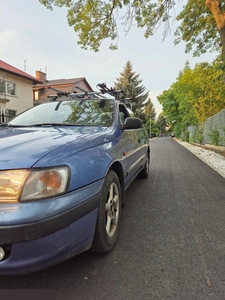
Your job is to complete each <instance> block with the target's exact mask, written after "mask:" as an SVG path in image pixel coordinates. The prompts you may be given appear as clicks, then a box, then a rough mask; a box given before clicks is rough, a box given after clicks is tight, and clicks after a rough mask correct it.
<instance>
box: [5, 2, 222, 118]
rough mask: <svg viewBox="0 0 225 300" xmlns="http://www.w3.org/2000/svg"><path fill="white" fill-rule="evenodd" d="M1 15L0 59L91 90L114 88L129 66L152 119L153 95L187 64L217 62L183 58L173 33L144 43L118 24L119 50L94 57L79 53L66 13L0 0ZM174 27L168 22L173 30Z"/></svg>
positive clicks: (208, 57) (210, 55)
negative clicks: (146, 96) (139, 82)
mask: <svg viewBox="0 0 225 300" xmlns="http://www.w3.org/2000/svg"><path fill="white" fill-rule="evenodd" d="M183 3H185V1H183ZM181 7H182V6H181V5H180V8H181ZM178 10H179V7H177V10H176V12H179V11H178ZM0 15H1V17H0V60H2V61H4V62H6V63H8V64H10V65H12V66H14V67H16V68H18V69H20V70H23V71H26V72H27V73H28V74H30V75H32V76H34V77H35V71H38V70H41V71H42V72H44V73H46V74H47V80H54V79H62V78H65V79H68V78H76V77H85V78H86V80H87V81H88V82H89V84H90V85H91V87H92V88H93V89H94V90H96V85H97V84H98V83H103V82H104V83H106V85H107V86H108V87H113V86H114V82H115V81H116V78H118V77H119V76H120V73H121V72H122V71H123V69H124V67H125V64H126V62H127V61H130V62H131V63H132V65H133V71H134V72H135V73H137V74H139V79H141V80H142V84H143V85H144V86H145V88H146V92H147V91H149V96H150V98H151V100H152V103H153V105H154V107H155V110H156V112H157V115H158V114H159V113H160V112H161V110H162V107H161V105H160V103H159V102H158V100H157V96H159V95H160V94H161V93H163V91H164V90H167V89H168V88H169V87H170V86H171V84H172V83H173V82H176V78H177V76H178V75H179V72H180V71H181V70H183V68H184V66H185V63H186V61H189V63H190V66H191V68H194V66H195V64H196V63H200V62H205V61H207V62H209V63H211V62H212V61H213V59H215V57H216V54H215V53H208V54H205V55H202V56H200V57H198V58H193V57H192V54H191V53H188V54H185V44H184V43H181V44H179V45H177V46H175V45H174V43H173V41H174V36H173V33H171V34H169V35H168V36H167V37H166V38H165V40H163V36H162V33H163V28H160V29H159V30H158V31H157V32H156V33H155V35H154V36H152V37H149V38H148V39H146V38H144V30H142V29H138V28H137V27H135V26H133V27H132V28H131V30H130V31H129V33H128V34H125V33H124V32H123V30H122V27H121V26H120V25H119V29H120V36H119V41H118V50H116V51H112V50H109V49H108V47H109V44H110V42H109V41H107V40H106V41H103V43H102V45H101V47H100V50H99V51H98V52H97V53H96V52H93V51H91V50H83V49H81V48H80V46H79V45H78V44H77V40H78V39H77V34H76V33H75V32H74V31H73V28H72V27H70V26H69V25H68V23H67V19H66V9H65V8H57V7H55V8H54V9H53V11H51V10H48V9H46V8H45V7H44V6H43V5H42V4H41V3H40V2H39V1H38V0H0ZM118 24H119V23H118ZM177 25H178V24H177V23H173V22H172V21H171V28H172V30H174V29H175V28H176V27H177ZM0 78H1V73H0Z"/></svg>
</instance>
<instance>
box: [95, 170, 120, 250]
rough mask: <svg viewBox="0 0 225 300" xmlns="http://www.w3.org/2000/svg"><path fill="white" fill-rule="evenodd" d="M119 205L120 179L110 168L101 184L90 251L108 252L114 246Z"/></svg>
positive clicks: (116, 235) (116, 236)
mask: <svg viewBox="0 0 225 300" xmlns="http://www.w3.org/2000/svg"><path fill="white" fill-rule="evenodd" d="M121 207H122V197H121V186H120V181H119V178H118V176H117V175H116V173H115V172H114V171H112V170H110V171H109V172H108V174H107V176H106V178H105V182H104V184H103V190H102V199H101V201H100V204H99V211H98V219H97V224H96V229H95V236H94V240H93V243H92V247H91V249H90V250H91V251H95V252H108V251H110V250H111V249H112V248H113V247H114V246H115V244H116V241H117V238H118V233H119V224H120V216H121Z"/></svg>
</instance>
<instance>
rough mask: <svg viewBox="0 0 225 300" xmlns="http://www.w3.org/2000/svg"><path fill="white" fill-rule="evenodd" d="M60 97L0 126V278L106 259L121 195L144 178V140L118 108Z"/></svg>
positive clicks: (93, 99) (94, 99)
mask: <svg viewBox="0 0 225 300" xmlns="http://www.w3.org/2000/svg"><path fill="white" fill-rule="evenodd" d="M60 96H61V95H60ZM66 96H68V100H63V101H62V100H61V98H58V99H54V100H55V101H51V102H49V103H45V104H41V105H39V106H36V107H34V108H31V109H29V110H27V111H25V112H24V113H22V114H20V115H18V116H17V117H15V118H14V119H13V120H11V121H10V122H8V123H4V124H2V125H1V126H0V144H1V147H0V212H1V213H0V274H1V275H17V274H23V273H29V272H35V271H38V270H41V269H44V268H47V267H50V266H53V265H55V264H57V263H59V262H62V261H64V260H66V259H68V258H70V257H72V256H74V255H77V254H79V253H81V252H83V251H86V250H88V249H91V250H92V251H98V252H107V251H110V250H111V249H112V248H113V247H114V245H115V244H116V241H117V238H118V233H119V227H120V220H121V208H122V205H123V204H124V201H125V191H126V190H127V188H128V187H129V185H130V184H131V183H132V181H133V180H134V179H135V178H136V176H137V175H138V176H139V177H141V178H147V177H148V173H149V162H150V148H149V139H148V134H147V132H146V131H145V129H144V127H143V126H142V123H141V121H140V119H138V118H136V117H134V115H133V113H132V111H131V110H130V109H129V108H128V107H127V106H126V105H125V104H124V103H123V102H121V101H119V100H117V99H115V98H113V97H108V98H106V96H105V95H104V96H102V95H99V94H94V93H92V94H91V93H90V95H89V94H88V95H87V94H85V93H84V94H82V95H74V94H72V95H66ZM85 97H87V98H85ZM55 98H57V97H55ZM71 98H72V99H71Z"/></svg>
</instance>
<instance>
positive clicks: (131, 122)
mask: <svg viewBox="0 0 225 300" xmlns="http://www.w3.org/2000/svg"><path fill="white" fill-rule="evenodd" d="M141 127H142V122H141V120H140V119H139V118H134V117H127V118H126V119H125V122H124V124H123V129H138V128H141Z"/></svg>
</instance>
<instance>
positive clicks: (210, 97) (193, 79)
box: [157, 56, 225, 135]
mask: <svg viewBox="0 0 225 300" xmlns="http://www.w3.org/2000/svg"><path fill="white" fill-rule="evenodd" d="M224 68H225V66H224V61H223V59H222V58H221V56H219V57H218V58H216V59H215V61H213V63H212V64H209V63H206V62H205V63H200V64H196V66H195V68H194V69H193V70H192V69H190V68H189V67H187V64H186V65H185V68H184V70H183V71H182V72H180V73H179V76H178V78H177V81H176V82H175V83H173V84H172V85H171V87H170V89H169V90H166V91H164V92H163V93H162V94H161V95H159V96H158V97H157V99H158V101H159V102H160V103H161V104H162V107H163V112H164V114H165V115H166V116H167V118H168V121H169V123H170V124H171V126H172V127H174V131H176V133H179V132H181V131H183V132H186V130H187V126H190V125H200V124H202V123H203V122H204V121H205V120H206V119H207V118H208V117H210V116H212V115H214V114H216V113H218V112H219V111H221V110H222V109H224V108H225V85H224V84H221V81H222V78H223V77H224ZM177 135H178V134H177Z"/></svg>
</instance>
